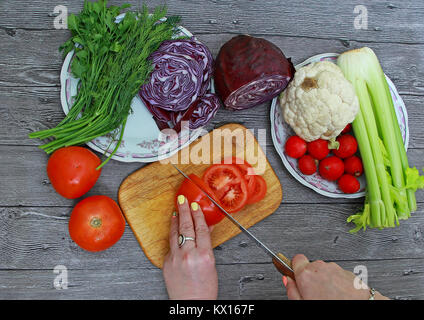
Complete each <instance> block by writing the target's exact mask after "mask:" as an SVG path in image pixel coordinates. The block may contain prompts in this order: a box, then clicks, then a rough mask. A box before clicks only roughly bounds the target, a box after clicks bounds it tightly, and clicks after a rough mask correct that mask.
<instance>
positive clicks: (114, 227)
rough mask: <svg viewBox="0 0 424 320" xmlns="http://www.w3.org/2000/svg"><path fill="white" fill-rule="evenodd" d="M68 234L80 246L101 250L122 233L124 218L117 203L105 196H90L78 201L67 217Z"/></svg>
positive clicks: (112, 243)
mask: <svg viewBox="0 0 424 320" xmlns="http://www.w3.org/2000/svg"><path fill="white" fill-rule="evenodd" d="M68 228H69V235H70V236H71V239H72V240H73V241H75V242H76V244H78V245H79V246H80V247H81V248H83V249H85V250H88V251H101V250H105V249H107V248H109V247H111V246H113V245H114V244H115V243H116V242H117V241H118V240H119V239H120V238H121V237H122V235H123V233H124V230H125V219H124V216H123V215H122V212H121V209H120V208H119V206H118V204H117V203H116V202H115V201H113V200H112V199H111V198H109V197H106V196H91V197H88V198H85V199H84V200H82V201H80V202H78V204H77V205H76V206H75V207H74V209H73V210H72V213H71V217H70V219H69V225H68Z"/></svg>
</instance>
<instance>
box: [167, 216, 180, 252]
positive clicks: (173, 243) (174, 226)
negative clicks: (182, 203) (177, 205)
mask: <svg viewBox="0 0 424 320" xmlns="http://www.w3.org/2000/svg"><path fill="white" fill-rule="evenodd" d="M169 248H170V250H171V251H175V250H176V249H178V216H177V213H176V212H174V213H173V214H172V218H171V227H170V229H169Z"/></svg>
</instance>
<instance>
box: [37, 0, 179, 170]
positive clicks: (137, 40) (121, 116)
mask: <svg viewBox="0 0 424 320" xmlns="http://www.w3.org/2000/svg"><path fill="white" fill-rule="evenodd" d="M129 7H130V5H128V4H125V5H123V6H120V7H117V6H110V7H107V0H98V1H97V2H89V1H84V7H83V9H82V11H81V12H80V13H79V14H78V15H70V16H69V18H68V28H69V29H70V31H71V33H72V37H71V39H69V40H68V41H66V42H65V43H64V44H63V45H62V46H61V47H60V50H62V51H63V55H64V56H66V55H67V54H68V53H69V52H71V51H72V50H75V55H74V57H73V60H72V64H71V70H72V73H73V75H74V76H75V77H77V78H79V79H80V82H79V88H78V94H77V95H76V96H75V100H74V104H73V106H72V108H71V109H70V111H69V113H68V114H67V115H66V117H65V118H64V119H63V120H62V121H61V122H60V123H59V124H58V125H57V127H55V128H52V129H47V130H43V131H38V132H34V133H31V134H30V135H29V137H30V138H39V139H47V138H53V140H52V141H50V142H48V143H46V144H44V145H42V146H40V148H41V149H43V150H44V151H46V152H47V153H52V152H53V151H55V150H57V149H59V148H62V147H65V146H71V145H77V144H83V143H86V142H88V141H91V140H93V139H94V138H96V137H99V136H103V135H106V134H108V133H110V132H113V133H114V135H115V138H117V143H116V145H115V148H114V150H113V151H112V152H111V153H110V155H109V156H108V158H107V159H106V160H105V161H104V162H103V163H102V164H101V165H100V167H99V168H101V167H102V166H104V165H105V164H106V163H107V162H108V161H109V160H110V158H111V157H112V155H113V154H115V153H116V151H117V150H118V148H119V146H120V144H121V141H122V137H123V133H124V130H125V124H126V121H127V118H128V115H129V113H130V112H131V101H132V99H133V97H134V96H135V95H136V94H137V92H138V90H139V89H140V87H141V85H142V84H144V83H145V81H146V80H147V79H148V77H149V75H150V73H151V71H152V64H151V62H150V61H149V59H148V57H149V56H150V54H151V53H153V52H154V51H156V50H157V49H158V48H159V46H160V44H161V43H162V42H163V41H165V40H168V39H171V38H172V37H173V36H174V34H176V31H177V24H178V23H179V21H180V19H179V17H169V18H168V19H166V20H165V21H163V20H162V21H161V22H159V21H160V20H161V19H163V18H164V17H165V16H166V12H167V11H166V7H164V6H163V7H157V8H156V9H155V10H154V12H153V14H151V15H149V11H148V8H147V7H146V6H145V5H143V7H142V9H141V10H138V11H135V12H132V11H127V12H126V14H125V16H124V18H123V19H122V21H121V22H120V23H115V19H116V17H117V16H118V15H119V14H120V13H121V12H122V10H123V9H125V8H129Z"/></svg>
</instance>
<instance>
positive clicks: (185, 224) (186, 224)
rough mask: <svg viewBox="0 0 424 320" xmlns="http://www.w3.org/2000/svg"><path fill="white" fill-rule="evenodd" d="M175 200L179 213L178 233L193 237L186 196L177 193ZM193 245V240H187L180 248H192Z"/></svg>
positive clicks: (191, 220)
mask: <svg viewBox="0 0 424 320" xmlns="http://www.w3.org/2000/svg"><path fill="white" fill-rule="evenodd" d="M177 202H178V213H179V215H178V218H179V219H178V220H179V226H178V228H179V233H180V234H182V235H184V236H185V237H191V238H195V232H194V226H193V219H192V217H191V212H190V208H189V206H188V201H187V199H186V197H184V196H183V195H179V196H178V198H177ZM195 246H196V245H195V241H192V240H187V241H186V242H185V243H184V245H183V246H182V248H184V249H190V248H194V247H195Z"/></svg>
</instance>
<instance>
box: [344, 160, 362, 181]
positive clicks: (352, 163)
mask: <svg viewBox="0 0 424 320" xmlns="http://www.w3.org/2000/svg"><path fill="white" fill-rule="evenodd" d="M344 166H345V172H346V173H349V174H351V175H353V176H355V177H359V176H361V175H362V173H363V172H364V168H363V166H362V160H361V159H360V158H359V157H357V156H352V157H349V158H346V159H345V160H344Z"/></svg>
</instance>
